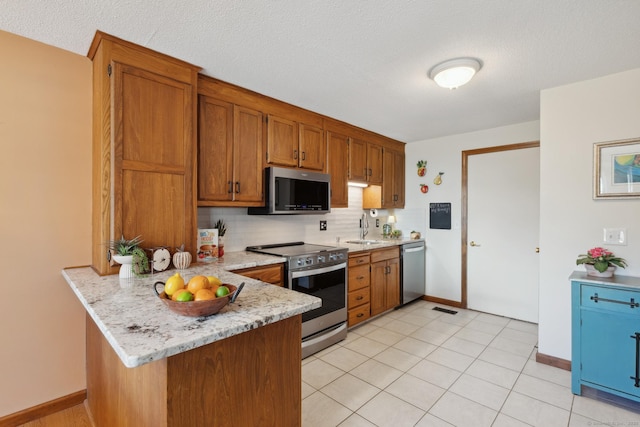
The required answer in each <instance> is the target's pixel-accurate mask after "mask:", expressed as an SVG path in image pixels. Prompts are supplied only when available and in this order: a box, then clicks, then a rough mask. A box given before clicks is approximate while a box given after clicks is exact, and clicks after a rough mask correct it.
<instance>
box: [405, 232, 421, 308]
mask: <svg viewBox="0 0 640 427" xmlns="http://www.w3.org/2000/svg"><path fill="white" fill-rule="evenodd" d="M400 292H401V301H400V304H401V305H404V304H407V303H410V302H411V301H413V300H415V299H417V298H420V297H422V296H423V295H424V294H425V293H426V289H425V244H424V241H418V242H408V243H405V244H403V245H402V250H401V251H400Z"/></svg>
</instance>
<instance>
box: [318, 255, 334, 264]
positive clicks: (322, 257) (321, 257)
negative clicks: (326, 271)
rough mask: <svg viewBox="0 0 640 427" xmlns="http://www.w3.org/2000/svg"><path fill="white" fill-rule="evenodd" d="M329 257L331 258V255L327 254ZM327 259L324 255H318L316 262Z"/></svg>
mask: <svg viewBox="0 0 640 427" xmlns="http://www.w3.org/2000/svg"><path fill="white" fill-rule="evenodd" d="M329 258H331V255H329ZM326 260H327V258H326V257H325V256H324V255H319V256H318V263H319V264H320V263H323V262H325V261H326Z"/></svg>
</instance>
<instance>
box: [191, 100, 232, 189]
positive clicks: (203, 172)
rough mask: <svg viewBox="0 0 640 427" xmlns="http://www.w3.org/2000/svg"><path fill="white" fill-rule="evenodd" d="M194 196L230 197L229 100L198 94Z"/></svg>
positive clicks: (230, 113)
mask: <svg viewBox="0 0 640 427" xmlns="http://www.w3.org/2000/svg"><path fill="white" fill-rule="evenodd" d="M199 119H200V120H199V123H198V128H199V131H200V132H199V135H198V200H220V201H224V200H229V201H230V200H232V199H233V104H231V103H229V102H224V101H219V100H216V99H213V98H210V97H206V96H200V98H199Z"/></svg>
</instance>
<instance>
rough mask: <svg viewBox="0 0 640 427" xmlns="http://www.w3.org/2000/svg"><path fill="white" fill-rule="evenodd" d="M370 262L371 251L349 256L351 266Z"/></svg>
mask: <svg viewBox="0 0 640 427" xmlns="http://www.w3.org/2000/svg"><path fill="white" fill-rule="evenodd" d="M363 264H369V253H366V254H364V255H358V256H350V257H349V267H350V268H351V267H355V266H358V265H363Z"/></svg>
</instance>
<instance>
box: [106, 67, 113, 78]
mask: <svg viewBox="0 0 640 427" xmlns="http://www.w3.org/2000/svg"><path fill="white" fill-rule="evenodd" d="M112 71H113V70H112V68H111V64H109V65H107V75H108V76H109V77H111V72H112Z"/></svg>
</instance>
